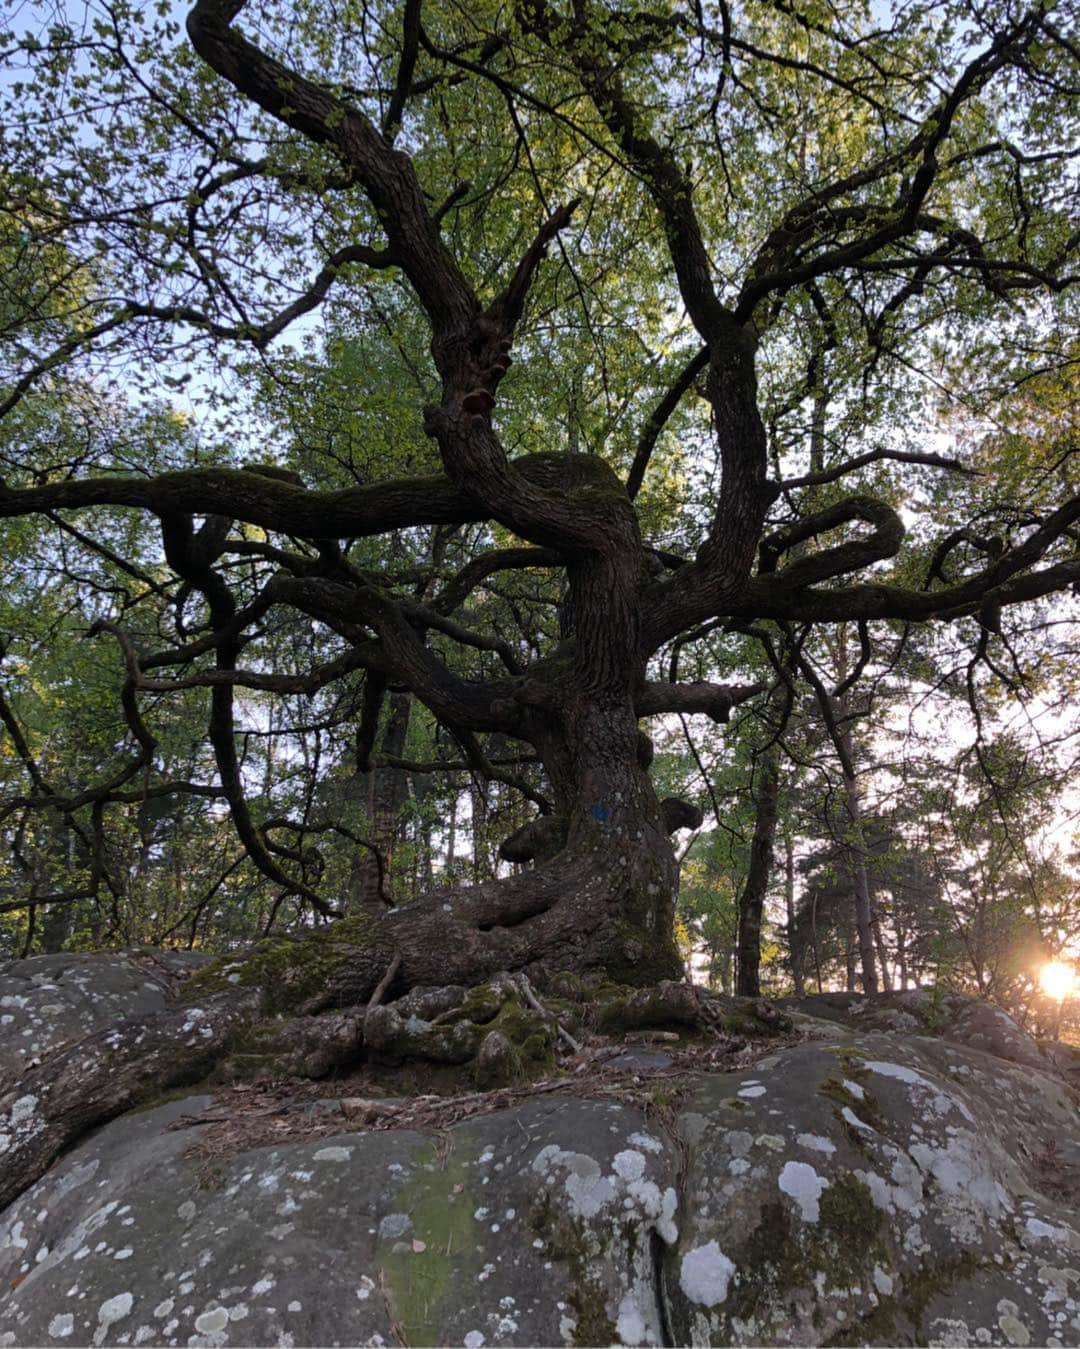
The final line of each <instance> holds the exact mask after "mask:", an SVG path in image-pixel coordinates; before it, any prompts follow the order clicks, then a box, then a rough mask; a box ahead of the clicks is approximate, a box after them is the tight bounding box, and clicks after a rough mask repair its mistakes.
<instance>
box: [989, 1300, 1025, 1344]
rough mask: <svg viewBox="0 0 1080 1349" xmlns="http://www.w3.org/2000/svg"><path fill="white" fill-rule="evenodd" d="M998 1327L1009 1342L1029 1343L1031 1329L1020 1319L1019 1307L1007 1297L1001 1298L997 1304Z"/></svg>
mask: <svg viewBox="0 0 1080 1349" xmlns="http://www.w3.org/2000/svg"><path fill="white" fill-rule="evenodd" d="M997 1314H998V1329H999V1330H1000V1331H1001V1333H1002V1334H1003V1335H1004V1336H1005V1338H1006V1340H1008V1342H1009V1343H1010V1344H1017V1345H1026V1344H1030V1343H1031V1331H1030V1330H1028V1328H1027V1326H1026V1325H1025V1324H1024V1323H1023V1321H1021V1320H1020V1308H1019V1307H1018V1306H1017V1305H1016V1303H1015V1302H1012V1301H1010V1300H1009V1299H1008V1298H1002V1299H1001V1301H1000V1302H999V1303H998V1304H997Z"/></svg>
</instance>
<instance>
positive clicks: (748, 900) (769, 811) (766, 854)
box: [735, 749, 780, 998]
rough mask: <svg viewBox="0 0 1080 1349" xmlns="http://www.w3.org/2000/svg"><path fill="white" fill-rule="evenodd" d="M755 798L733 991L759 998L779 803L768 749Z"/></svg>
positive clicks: (774, 759)
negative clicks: (763, 921) (764, 920)
mask: <svg viewBox="0 0 1080 1349" xmlns="http://www.w3.org/2000/svg"><path fill="white" fill-rule="evenodd" d="M760 764H761V771H760V774H759V776H758V789H757V793H756V796H755V812H754V836H753V839H752V840H751V843H750V862H749V865H748V867H747V870H746V880H745V882H744V884H743V888H742V892H741V893H740V895H739V901H738V911H739V947H738V949H739V956H738V983H737V984H736V989H735V991H736V992H737V993H739V994H741V995H743V996H745V997H751V998H756V997H760V995H761V919H762V914H763V912H764V908H765V897H766V895H767V894H768V890H769V876H770V873H771V871H772V861H773V846H774V842H775V837H776V816H777V811H778V808H779V802H780V764H779V757H778V754H777V751H776V750H775V749H771V750H769V751H767V752H766V754H765V755H764V756H763V757H762V759H761V760H760Z"/></svg>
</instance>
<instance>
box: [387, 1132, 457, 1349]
mask: <svg viewBox="0 0 1080 1349" xmlns="http://www.w3.org/2000/svg"><path fill="white" fill-rule="evenodd" d="M423 1160H425V1159H423V1158H422V1157H420V1158H418V1159H417V1161H418V1163H421V1164H422V1162H423ZM430 1160H432V1161H434V1162H435V1163H436V1169H435V1170H430V1169H429V1170H424V1169H422V1165H418V1166H417V1167H416V1170H415V1172H414V1178H413V1179H412V1180H411V1181H410V1182H409V1183H408V1184H406V1185H404V1186H403V1187H402V1188H401V1189H400V1190H399V1191H398V1192H397V1195H396V1196H395V1200H394V1203H395V1207H396V1208H397V1210H398V1211H400V1212H402V1213H408V1214H409V1215H410V1217H411V1218H412V1237H413V1238H415V1239H416V1240H419V1241H422V1242H423V1243H424V1249H423V1250H422V1251H417V1250H415V1249H414V1248H413V1244H412V1239H410V1240H407V1241H405V1242H402V1243H398V1244H400V1245H403V1246H404V1247H405V1249H403V1250H394V1249H393V1248H391V1249H390V1250H388V1251H387V1253H386V1255H385V1256H384V1258H383V1262H382V1268H383V1274H384V1277H385V1291H386V1294H387V1297H388V1301H389V1303H390V1310H391V1313H392V1317H393V1319H394V1320H395V1321H396V1322H397V1323H398V1324H399V1325H400V1326H401V1329H402V1330H403V1332H404V1340H405V1343H406V1344H445V1343H446V1342H447V1340H446V1328H445V1327H446V1321H447V1319H448V1318H449V1316H450V1314H451V1312H452V1311H453V1310H454V1309H455V1308H456V1307H457V1306H459V1305H460V1296H461V1290H462V1288H471V1287H472V1286H473V1284H474V1281H475V1270H476V1265H477V1263H478V1259H477V1246H476V1230H475V1229H476V1224H475V1220H474V1218H473V1216H472V1215H473V1210H474V1208H475V1196H472V1197H470V1195H469V1192H468V1169H467V1167H466V1166H465V1164H464V1163H463V1162H455V1161H454V1158H453V1154H451V1155H450V1157H449V1158H446V1157H444V1156H443V1155H442V1154H441V1153H440V1150H439V1148H438V1146H437V1144H432V1145H431V1159H430ZM455 1188H457V1192H456V1193H455Z"/></svg>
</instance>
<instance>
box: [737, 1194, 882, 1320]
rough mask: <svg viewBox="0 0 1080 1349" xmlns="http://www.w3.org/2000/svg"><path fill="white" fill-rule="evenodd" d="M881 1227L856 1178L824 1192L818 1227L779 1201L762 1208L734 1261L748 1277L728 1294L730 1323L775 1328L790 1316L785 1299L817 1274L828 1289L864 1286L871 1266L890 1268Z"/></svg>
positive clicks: (809, 1284)
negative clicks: (736, 1320) (752, 1320)
mask: <svg viewBox="0 0 1080 1349" xmlns="http://www.w3.org/2000/svg"><path fill="white" fill-rule="evenodd" d="M881 1222H882V1218H881V1214H880V1213H879V1212H878V1210H877V1209H876V1208H875V1207H874V1202H873V1199H872V1198H871V1196H870V1191H869V1189H868V1188H867V1187H866V1185H864V1184H863V1182H862V1181H860V1180H857V1179H856V1178H855V1177H854V1176H843V1177H841V1178H839V1179H837V1180H834V1181H833V1182H832V1183H831V1184H830V1185H829V1187H828V1188H827V1189H826V1190H824V1191H823V1193H822V1195H821V1199H820V1201H819V1217H818V1220H817V1222H803V1221H802V1220H801V1219H797V1218H795V1217H793V1216H792V1213H791V1209H790V1206H789V1205H788V1204H786V1203H785V1202H784V1201H782V1200H779V1199H777V1200H773V1201H771V1202H770V1203H767V1204H765V1205H763V1207H762V1209H761V1214H760V1217H759V1221H758V1224H757V1226H756V1227H755V1228H754V1230H753V1232H752V1233H751V1235H750V1237H749V1239H748V1240H747V1242H746V1244H745V1245H744V1246H743V1248H742V1249H741V1251H739V1252H738V1254H737V1257H736V1264H737V1265H738V1267H739V1268H740V1269H746V1270H750V1271H752V1276H751V1277H750V1278H744V1279H742V1280H740V1281H739V1282H738V1284H737V1285H736V1286H735V1287H734V1289H733V1290H732V1292H731V1293H730V1294H729V1297H730V1302H731V1315H732V1317H740V1318H742V1319H747V1318H749V1317H751V1316H752V1317H755V1318H757V1319H758V1320H759V1322H761V1321H762V1318H764V1322H765V1323H767V1322H768V1321H769V1320H770V1319H771V1320H773V1321H774V1322H776V1323H777V1324H779V1323H780V1322H782V1321H783V1320H785V1319H786V1318H787V1315H788V1312H787V1297H788V1295H789V1294H791V1293H792V1292H793V1291H795V1290H798V1289H808V1288H812V1286H813V1283H814V1280H815V1277H816V1276H817V1275H818V1274H819V1273H823V1274H824V1275H825V1279H826V1287H827V1288H829V1287H831V1288H840V1287H845V1286H848V1285H851V1284H855V1283H863V1282H864V1280H865V1279H866V1277H867V1271H868V1270H869V1269H870V1268H871V1266H872V1265H873V1264H875V1263H878V1262H882V1263H889V1262H888V1258H887V1255H886V1253H885V1248H884V1243H883V1241H882V1229H881Z"/></svg>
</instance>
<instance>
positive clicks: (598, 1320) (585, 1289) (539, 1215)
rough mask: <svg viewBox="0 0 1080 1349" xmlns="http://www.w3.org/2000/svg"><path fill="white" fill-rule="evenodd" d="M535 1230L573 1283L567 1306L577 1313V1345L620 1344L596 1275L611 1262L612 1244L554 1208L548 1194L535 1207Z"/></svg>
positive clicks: (575, 1317)
mask: <svg viewBox="0 0 1080 1349" xmlns="http://www.w3.org/2000/svg"><path fill="white" fill-rule="evenodd" d="M531 1226H532V1228H533V1230H534V1231H535V1232H536V1233H537V1234H538V1236H539V1237H540V1238H541V1240H542V1241H543V1242H544V1245H545V1254H546V1255H548V1256H549V1257H550V1258H551V1259H552V1260H558V1261H560V1262H561V1263H562V1264H563V1265H564V1266H565V1267H566V1272H567V1275H568V1278H569V1281H570V1292H569V1293H568V1294H567V1298H566V1300H567V1302H568V1303H569V1305H570V1306H571V1307H572V1308H573V1310H574V1319H575V1322H576V1325H575V1327H574V1337H573V1340H572V1343H573V1344H575V1345H600V1344H616V1343H618V1339H619V1336H618V1331H617V1329H616V1326H615V1323H614V1321H613V1320H612V1319H611V1317H610V1316H609V1315H608V1311H607V1299H606V1297H605V1295H604V1289H603V1286H602V1285H601V1284H600V1282H599V1281H598V1280H597V1278H596V1274H595V1271H596V1270H597V1269H602V1268H604V1267H605V1265H606V1264H607V1263H608V1261H609V1260H610V1255H611V1252H610V1241H609V1242H607V1243H606V1244H605V1242H604V1240H603V1238H602V1237H601V1235H600V1234H599V1233H598V1232H597V1231H595V1230H594V1229H591V1228H589V1227H588V1226H587V1225H586V1224H585V1223H584V1222H583V1221H582V1220H581V1219H580V1218H571V1217H569V1216H568V1215H567V1214H565V1213H562V1212H560V1211H557V1210H556V1209H554V1208H553V1206H552V1201H551V1196H550V1195H549V1194H548V1192H547V1191H546V1190H545V1191H544V1192H543V1193H542V1194H541V1196H540V1199H539V1200H538V1202H537V1204H536V1206H535V1207H534V1209H533V1211H532V1215H531Z"/></svg>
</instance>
